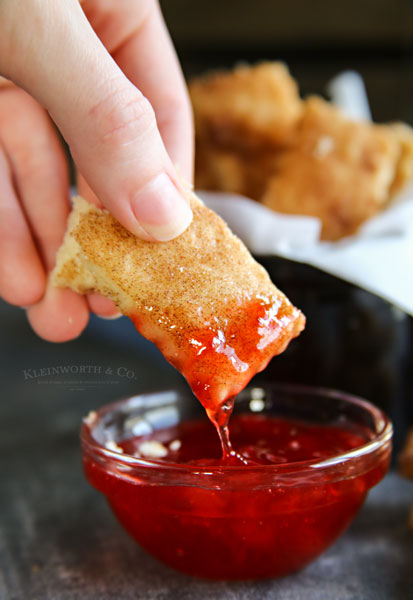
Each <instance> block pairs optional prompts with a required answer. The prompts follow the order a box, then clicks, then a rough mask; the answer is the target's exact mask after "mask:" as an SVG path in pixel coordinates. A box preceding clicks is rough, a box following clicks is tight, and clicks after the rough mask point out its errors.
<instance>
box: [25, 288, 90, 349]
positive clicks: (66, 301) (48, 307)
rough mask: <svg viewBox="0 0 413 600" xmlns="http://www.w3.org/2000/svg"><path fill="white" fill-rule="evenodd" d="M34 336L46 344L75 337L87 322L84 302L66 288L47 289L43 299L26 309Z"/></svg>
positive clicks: (86, 309) (87, 313)
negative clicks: (46, 342) (43, 340)
mask: <svg viewBox="0 0 413 600" xmlns="http://www.w3.org/2000/svg"><path fill="white" fill-rule="evenodd" d="M27 318H28V320H29V323H30V325H31V327H32V329H33V331H34V332H35V333H37V335H38V336H40V337H41V338H43V339H45V340H46V341H48V342H56V343H60V342H67V341H69V340H73V339H75V338H77V337H78V336H79V335H80V334H81V333H82V331H83V330H84V329H85V327H86V325H87V323H88V320H89V309H88V305H87V302H86V299H85V298H83V297H82V296H79V295H78V294H76V293H75V292H73V291H72V290H69V289H60V288H54V287H52V286H51V285H50V284H49V285H48V287H47V291H46V294H45V296H44V298H43V299H42V300H41V301H40V302H38V303H37V304H35V305H34V306H31V307H30V308H29V309H28V310H27Z"/></svg>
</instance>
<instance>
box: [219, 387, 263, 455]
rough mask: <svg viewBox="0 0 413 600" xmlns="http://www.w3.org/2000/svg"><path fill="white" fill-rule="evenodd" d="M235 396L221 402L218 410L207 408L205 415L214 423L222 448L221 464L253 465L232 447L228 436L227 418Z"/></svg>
mask: <svg viewBox="0 0 413 600" xmlns="http://www.w3.org/2000/svg"><path fill="white" fill-rule="evenodd" d="M234 400H235V397H234V396H232V397H231V398H229V399H228V400H227V401H226V402H224V403H223V404H221V406H220V407H219V408H218V410H216V411H213V410H208V409H207V415H208V417H209V419H210V421H211V422H212V423H213V424H214V426H215V429H216V430H217V433H218V436H219V440H220V442H221V448H222V460H221V462H222V464H223V465H226V466H230V465H233V466H239V465H254V464H256V463H254V461H251V460H248V459H247V458H245V457H244V456H242V454H239V452H236V450H234V448H233V447H232V444H231V440H230V437H229V419H230V417H231V414H232V410H233V408H234Z"/></svg>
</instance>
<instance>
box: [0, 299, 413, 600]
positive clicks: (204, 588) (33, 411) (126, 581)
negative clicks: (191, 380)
mask: <svg viewBox="0 0 413 600" xmlns="http://www.w3.org/2000/svg"><path fill="white" fill-rule="evenodd" d="M0 324H1V332H2V335H1V339H0V355H1V363H0V369H1V381H2V399H1V403H0V599H1V600H31V599H33V600H77V599H79V600H80V599H81V600H109V599H113V600H129V599H131V600H132V599H142V600H174V599H179V600H186V599H188V600H189V599H191V600H192V599H195V598H196V599H197V600H207V599H208V600H218V599H221V598H222V599H224V598H225V599H228V600H235V599H239V600H250V599H251V600H252V599H254V600H255V599H257V600H258V599H259V600H262V599H267V598H268V599H269V598H271V599H275V600H277V599H282V600H313V599H314V600H324V599H325V600H370V598H371V600H412V598H413V534H412V533H410V532H409V531H408V529H407V514H408V509H409V504H410V503H411V502H413V483H410V482H407V481H404V480H402V479H400V478H399V477H398V476H397V475H396V474H395V473H391V474H390V475H388V476H387V477H386V479H385V480H384V481H383V482H382V483H381V484H380V485H379V486H377V488H375V489H374V490H373V491H372V492H371V493H370V496H369V498H368V501H367V503H366V504H365V506H364V508H363V509H362V511H361V513H360V515H359V516H358V517H357V519H356V521H355V522H354V523H353V525H352V526H351V527H350V529H349V530H348V532H347V533H345V534H344V535H343V536H342V537H341V539H340V540H339V541H338V542H336V544H335V545H334V546H333V547H332V548H330V550H328V551H327V552H326V553H325V554H324V555H323V556H321V557H320V558H319V559H318V560H317V561H316V562H314V563H313V564H312V565H310V566H309V567H307V568H306V569H305V570H303V571H301V572H300V573H298V574H296V575H294V576H290V577H286V578H283V579H281V580H273V581H262V582H245V583H244V582H243V583H226V582H222V583H213V582H209V581H203V580H196V579H192V578H189V577H185V576H183V575H180V574H178V573H175V572H174V571H172V570H170V569H168V568H166V567H164V566H163V565H161V564H160V563H158V562H156V561H155V560H154V559H152V558H151V557H150V556H148V555H147V554H146V553H145V552H144V551H143V550H141V549H140V548H139V546H137V545H136V544H135V543H134V542H133V541H131V540H130V539H129V538H128V536H127V535H126V534H125V533H124V532H123V530H122V529H121V527H120V526H119V525H118V524H117V522H116V521H115V519H114V517H113V516H112V514H111V513H110V510H109V508H108V507H107V505H106V503H105V501H104V499H103V497H102V496H101V495H100V494H99V493H98V492H97V491H95V490H93V489H92V488H91V487H90V486H89V485H88V484H87V483H86V481H85V480H84V477H83V473H82V469H81V464H80V451H79V442H78V428H79V423H80V418H81V416H83V415H84V414H86V413H87V412H88V411H89V410H90V409H93V408H95V407H97V406H99V405H100V404H103V403H104V402H107V401H109V400H112V399H114V398H116V397H118V396H123V395H126V394H130V393H133V392H135V393H136V391H137V388H138V389H148V388H149V387H151V386H154V385H157V387H160V386H168V385H176V384H178V383H179V382H180V378H179V375H177V374H176V373H175V371H174V370H173V369H172V368H170V367H169V366H167V365H165V363H164V362H163V359H162V358H161V357H160V356H159V354H158V353H157V351H155V350H154V349H153V348H152V346H150V345H149V344H147V343H146V342H143V341H142V340H140V339H138V338H137V339H136V341H130V340H129V338H128V337H127V335H126V333H125V332H124V331H123V330H122V327H123V326H120V330H119V331H120V333H119V339H116V337H115V338H113V340H112V344H107V343H106V339H104V338H105V336H107V335H109V334H108V332H110V331H113V324H110V323H106V322H105V323H103V322H102V324H99V325H97V323H96V321H95V322H94V323H92V324H91V326H90V327H89V328H88V331H87V332H86V334H85V335H84V336H82V337H81V338H80V339H79V340H76V341H74V342H71V343H69V344H64V345H51V344H47V343H46V342H42V341H41V340H38V339H37V338H36V337H35V336H34V335H33V334H32V333H31V332H30V330H29V328H28V326H27V325H26V322H25V318H24V316H23V312H22V311H20V310H18V309H12V308H8V307H6V306H5V305H4V304H1V303H0ZM123 336H125V337H123ZM120 339H122V344H121V343H120V341H119V340H120ZM132 349H133V352H132V351H131V350H132ZM65 365H66V366H72V367H73V366H75V367H76V366H80V365H95V366H98V367H100V372H99V373H97V374H94V375H93V374H90V373H89V374H84V375H80V374H79V373H77V374H76V373H72V374H62V375H59V376H58V375H43V376H42V375H40V372H39V369H41V368H46V369H47V368H48V367H52V366H55V367H56V366H65ZM122 369H124V370H122ZM36 370H37V371H36ZM74 370H75V371H76V369H74ZM126 373H128V374H129V375H128V376H126Z"/></svg>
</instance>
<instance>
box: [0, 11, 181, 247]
mask: <svg viewBox="0 0 413 600" xmlns="http://www.w3.org/2000/svg"><path fill="white" fill-rule="evenodd" d="M6 4H7V3H6ZM9 4H17V5H19V4H24V5H25V7H26V10H20V13H21V14H19V15H18V17H16V16H15V15H13V18H15V19H16V21H18V27H17V26H15V27H14V28H13V32H14V39H13V44H14V49H15V50H16V49H17V52H16V51H15V52H14V53H13V56H14V57H15V58H13V60H12V61H11V62H9V63H8V64H7V65H6V64H5V65H3V64H2V62H3V61H2V60H1V58H0V71H1V72H3V73H4V74H5V75H6V76H8V77H9V78H10V79H12V80H14V81H15V83H17V84H18V85H20V86H21V87H23V88H25V89H26V90H27V91H28V92H29V93H30V94H31V95H32V96H34V97H35V98H36V99H37V100H39V102H40V103H41V104H42V105H43V106H44V107H45V108H46V109H47V110H48V112H49V114H50V115H51V117H52V118H53V120H54V121H55V123H56V124H57V126H58V127H59V129H60V131H61V133H62V135H63V136H64V138H65V140H66V141H67V143H68V144H69V147H70V149H71V152H72V155H73V158H74V160H75V162H76V164H77V166H78V168H79V170H80V171H81V173H82V174H83V176H84V177H85V179H86V181H87V183H88V184H89V185H90V187H91V188H92V190H93V191H94V193H95V194H96V195H97V197H98V198H99V200H100V201H101V202H102V204H103V205H104V206H105V207H106V208H107V209H108V210H109V211H110V212H111V213H112V214H113V215H114V217H115V218H116V219H117V220H118V221H119V222H120V223H121V224H122V225H123V226H124V227H126V228H127V229H129V231H131V232H132V233H134V234H135V235H138V236H139V237H141V238H144V239H148V240H157V241H167V240H170V239H172V238H174V237H176V236H177V235H179V234H180V233H182V232H183V231H184V230H185V229H186V228H187V226H188V225H189V224H190V222H191V220H192V212H191V209H190V207H189V203H188V201H187V199H186V198H185V196H186V195H187V191H186V190H185V188H184V187H183V185H182V183H181V182H180V180H179V178H178V176H177V173H176V171H175V169H174V167H173V165H172V164H171V161H170V159H169V157H168V154H167V152H166V149H165V147H164V144H163V142H162V138H161V136H160V133H159V131H158V128H157V124H156V118H155V114H154V111H153V109H152V107H151V105H150V103H149V101H148V100H147V99H146V98H145V97H144V96H143V94H142V93H141V92H140V91H139V90H138V89H137V88H136V87H135V86H134V85H133V84H132V83H131V82H130V81H129V80H128V79H127V78H126V77H125V75H124V74H123V73H122V71H121V70H120V69H119V67H118V66H117V65H116V63H115V62H114V60H113V59H112V58H111V56H110V55H109V53H108V52H107V51H106V49H105V48H104V46H103V45H102V44H101V42H100V40H99V39H98V37H97V36H96V34H95V33H94V31H93V29H92V27H91V26H90V24H89V22H88V20H87V19H86V17H85V15H84V13H83V11H82V9H81V7H80V5H79V3H78V2H77V1H75V0H65V2H44V3H43V2H33V3H31V9H30V10H31V11H32V12H33V11H35V12H37V13H39V14H35V15H33V14H28V13H29V12H30V11H28V10H27V5H26V4H25V3H9ZM16 11H17V12H19V9H16ZM16 11H15V12H16ZM33 17H35V18H33ZM33 26H34V27H35V28H36V32H35V35H30V36H27V35H25V34H27V31H29V30H32V29H33ZM0 50H2V48H0ZM2 54H3V56H4V53H2ZM16 57H17V58H16Z"/></svg>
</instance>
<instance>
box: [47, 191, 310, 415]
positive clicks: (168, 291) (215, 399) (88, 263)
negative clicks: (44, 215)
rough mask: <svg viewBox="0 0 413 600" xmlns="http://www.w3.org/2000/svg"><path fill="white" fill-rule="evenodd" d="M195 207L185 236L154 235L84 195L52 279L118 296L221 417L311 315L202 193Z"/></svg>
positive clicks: (212, 411)
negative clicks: (126, 224)
mask: <svg viewBox="0 0 413 600" xmlns="http://www.w3.org/2000/svg"><path fill="white" fill-rule="evenodd" d="M191 206H192V210H193V213H194V218H193V221H192V223H191V225H190V226H189V227H188V229H187V230H186V231H185V232H184V233H183V234H182V235H180V236H179V237H178V238H176V239H174V240H172V241H169V242H164V243H152V242H146V241H143V240H141V239H139V238H137V237H135V236H134V235H132V234H131V233H129V232H128V231H127V230H126V229H124V228H123V227H122V226H121V225H120V224H119V223H118V222H117V221H116V220H115V219H114V218H113V217H112V216H111V215H110V214H109V213H108V212H106V211H104V210H101V209H99V208H97V207H95V206H93V205H91V204H89V203H87V202H86V201H85V200H83V199H82V198H76V199H75V200H74V208H73V210H72V213H71V215H70V217H69V223H68V229H67V232H66V235H65V238H64V241H63V244H62V246H61V248H60V249H59V252H58V255H57V263H56V267H55V269H54V271H53V274H52V281H53V283H54V285H56V286H60V287H70V288H72V289H73V290H75V291H77V292H80V293H87V292H90V291H92V290H93V291H97V292H99V293H101V294H103V295H104V296H107V297H109V298H111V299H112V300H114V302H115V304H116V305H117V307H118V308H119V310H120V311H121V312H122V313H123V314H125V315H127V316H129V317H130V318H131V319H132V320H133V322H134V323H135V325H136V327H137V329H138V330H139V331H140V332H141V333H142V335H144V336H145V337H146V338H148V339H149V340H151V341H152V342H154V343H155V344H156V345H157V346H158V348H159V349H160V350H161V352H162V353H163V354H164V356H165V357H166V358H167V360H168V361H169V362H170V363H172V364H173V365H174V366H175V367H176V368H177V369H179V370H180V371H181V372H182V373H183V375H184V376H185V377H186V379H187V380H188V382H189V384H190V385H191V387H192V389H193V391H194V393H195V395H196V396H197V397H198V398H199V399H200V400H201V402H202V403H203V404H204V406H205V407H206V408H207V411H208V413H209V414H210V416H211V417H214V415H215V413H216V412H217V411H218V409H219V407H220V405H221V404H223V403H224V402H226V401H227V400H228V399H229V398H230V397H232V396H234V395H235V394H237V393H238V392H239V391H240V390H241V389H242V388H243V387H244V386H245V385H246V384H247V383H248V381H249V380H250V378H251V377H252V376H253V375H254V374H255V373H256V372H257V371H260V370H262V369H263V368H264V367H265V366H266V364H267V363H268V361H269V360H270V359H271V358H272V357H273V356H274V355H276V354H279V353H280V352H282V351H283V350H284V349H285V348H286V346H287V345H288V343H289V342H290V340H291V339H292V338H293V337H295V336H296V335H298V334H299V333H300V331H301V330H302V329H303V327H304V317H303V315H302V314H301V312H300V311H299V310H298V309H297V308H295V307H294V306H293V305H292V304H291V303H290V302H289V300H288V299H287V298H286V297H285V296H284V294H282V292H280V291H279V290H278V289H277V288H276V287H275V286H274V285H273V284H272V282H271V280H270V278H269V276H268V274H267V272H266V271H265V269H264V268H263V267H261V266H260V265H259V264H258V263H256V262H255V260H254V259H253V258H252V256H251V255H250V254H249V252H248V250H247V249H246V248H245V246H244V245H243V244H242V242H241V241H240V240H239V239H238V238H237V237H236V236H234V235H233V234H232V233H231V231H230V230H229V229H228V227H227V226H226V224H225V223H224V221H222V219H221V218H220V217H218V215H216V214H215V213H214V212H212V211H211V210H209V209H208V208H207V207H206V206H205V205H204V204H203V203H202V202H201V201H200V200H199V199H198V198H196V197H195V196H194V195H193V196H192V197H191Z"/></svg>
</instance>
